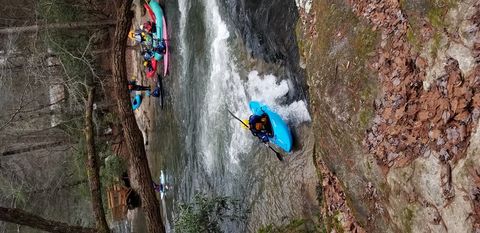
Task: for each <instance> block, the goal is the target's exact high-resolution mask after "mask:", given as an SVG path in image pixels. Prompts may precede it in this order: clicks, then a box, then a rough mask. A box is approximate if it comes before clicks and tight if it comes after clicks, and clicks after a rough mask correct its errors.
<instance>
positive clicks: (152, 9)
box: [145, 0, 165, 61]
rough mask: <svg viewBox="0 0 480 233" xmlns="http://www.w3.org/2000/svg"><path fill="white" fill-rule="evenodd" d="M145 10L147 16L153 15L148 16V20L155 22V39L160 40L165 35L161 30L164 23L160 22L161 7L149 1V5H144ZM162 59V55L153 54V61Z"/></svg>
mask: <svg viewBox="0 0 480 233" xmlns="http://www.w3.org/2000/svg"><path fill="white" fill-rule="evenodd" d="M145 9H147V11H148V14H149V15H150V14H151V13H153V15H150V19H152V20H155V26H156V29H157V31H156V32H155V37H156V39H158V40H160V39H162V38H163V35H165V32H164V30H163V29H164V23H163V22H162V21H164V15H163V10H162V7H161V6H160V4H159V3H158V2H157V1H155V0H151V1H150V3H148V5H145ZM162 58H163V55H162V54H160V53H157V52H155V59H156V60H157V61H160V60H162Z"/></svg>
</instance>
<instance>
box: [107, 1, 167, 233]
mask: <svg viewBox="0 0 480 233" xmlns="http://www.w3.org/2000/svg"><path fill="white" fill-rule="evenodd" d="M131 5H132V0H125V1H122V5H121V7H120V10H119V11H118V19H117V27H116V29H115V36H114V41H113V67H112V71H113V73H112V74H113V82H114V91H115V94H116V97H117V98H116V99H117V107H118V114H119V118H120V121H121V122H122V127H123V134H124V138H125V144H126V146H127V150H128V158H129V159H128V161H129V166H130V167H131V169H132V171H133V172H135V173H136V176H134V177H136V178H137V179H138V180H137V181H138V183H139V188H138V190H136V191H137V192H138V194H140V197H141V200H142V207H143V210H144V212H145V217H146V222H147V228H148V231H149V232H150V233H157V232H162V233H163V232H165V227H164V225H163V222H162V218H161V214H160V205H159V202H158V200H157V198H156V196H155V191H154V190H153V187H152V183H153V181H152V176H151V174H150V169H149V167H148V161H147V155H146V152H145V146H144V144H143V136H142V133H141V132H140V129H139V128H138V125H137V122H136V120H135V116H134V115H133V111H132V105H131V103H130V97H129V95H128V90H127V72H126V64H125V50H126V45H127V35H128V31H129V30H130V26H131V19H132V17H133V13H132V12H131V11H130V7H131Z"/></svg>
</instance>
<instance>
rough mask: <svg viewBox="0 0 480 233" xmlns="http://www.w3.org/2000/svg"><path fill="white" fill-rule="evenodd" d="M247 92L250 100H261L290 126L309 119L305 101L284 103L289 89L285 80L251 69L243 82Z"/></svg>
mask: <svg viewBox="0 0 480 233" xmlns="http://www.w3.org/2000/svg"><path fill="white" fill-rule="evenodd" d="M245 86H246V90H247V94H248V96H249V97H250V99H251V100H255V101H259V102H262V103H264V104H266V105H268V106H269V107H270V108H271V109H272V110H274V111H275V112H277V113H278V114H279V115H280V116H281V117H282V118H283V119H284V120H285V121H287V123H289V124H290V126H297V125H299V124H300V123H302V122H309V121H311V117H310V113H309V112H308V109H307V105H306V103H305V101H303V100H300V101H294V102H292V103H290V104H285V103H284V102H285V99H286V95H287V94H288V92H289V91H290V86H289V83H288V81H287V80H282V81H280V82H279V81H277V77H275V76H274V75H271V74H267V75H263V76H262V75H259V74H258V71H251V72H250V74H248V80H247V82H246V84H245Z"/></svg>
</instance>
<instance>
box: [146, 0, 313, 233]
mask: <svg viewBox="0 0 480 233" xmlns="http://www.w3.org/2000/svg"><path fill="white" fill-rule="evenodd" d="M232 3H233V1H232V2H228V3H223V5H220V6H219V5H218V3H217V2H216V0H190V1H189V0H178V1H167V2H166V10H165V11H166V15H167V20H168V24H169V28H168V30H169V34H170V37H171V41H170V45H171V54H172V63H171V67H170V68H171V69H170V75H169V76H167V77H166V78H165V79H164V86H165V91H166V105H165V106H164V108H163V109H161V108H160V106H156V108H155V113H156V114H155V116H156V119H155V120H154V121H153V130H152V131H153V132H152V133H151V135H152V136H151V139H150V140H151V141H150V145H149V146H150V151H151V153H150V155H149V159H150V163H151V167H152V173H153V175H154V177H158V176H159V174H160V170H164V172H165V174H166V175H167V182H168V183H169V184H171V185H172V187H173V189H172V190H170V192H169V193H168V194H167V196H166V198H165V200H164V201H163V202H162V207H163V210H164V213H165V214H166V216H167V219H168V221H167V222H168V224H167V228H168V229H169V230H171V229H172V228H173V224H172V223H173V219H174V217H175V214H176V211H177V208H176V206H177V203H179V202H188V201H190V200H191V199H192V197H193V196H194V195H195V193H199V192H200V193H205V194H207V195H209V196H228V197H232V198H234V199H237V200H240V202H241V203H243V207H244V208H245V209H248V210H250V211H248V213H247V219H246V220H245V221H236V222H228V223H225V224H224V225H223V226H222V228H223V229H224V230H225V231H226V232H256V231H258V229H259V228H261V227H262V226H265V225H268V224H273V225H277V226H280V225H284V224H288V223H289V222H290V221H292V220H294V219H304V218H309V217H311V216H313V215H315V214H316V213H318V206H317V205H318V204H317V200H316V191H315V190H316V185H317V183H318V178H317V175H316V172H315V168H314V165H313V162H312V161H313V158H312V150H313V134H312V132H311V129H310V115H309V113H308V110H307V105H306V100H305V98H304V96H305V94H303V93H304V92H305V90H304V88H303V86H302V85H299V84H298V83H299V81H298V80H299V79H301V76H299V75H293V74H295V72H292V69H291V68H289V66H288V64H287V63H283V64H282V63H278V62H275V61H274V60H271V59H270V60H269V59H265V57H262V56H261V55H262V54H263V55H265V54H267V52H265V51H263V50H262V47H261V46H255V45H254V44H252V42H251V41H254V40H250V42H248V41H249V39H252V38H251V36H252V35H253V34H252V33H246V34H243V35H241V34H239V33H238V32H239V31H241V30H236V29H235V28H236V27H235V25H238V23H239V22H240V21H239V19H238V18H235V17H232V12H229V11H228V10H226V9H228V7H229V6H230V5H231V4H232ZM292 3H293V0H292ZM293 4H294V3H293ZM265 7H268V9H266V11H267V12H270V11H275V6H274V5H268V6H265ZM222 9H223V10H222ZM279 10H280V9H279ZM287 13H288V12H287ZM278 14H279V15H280V14H282V12H278ZM246 17H248V16H246ZM287 18H288V17H287ZM247 20H248V19H247ZM265 23H268V22H267V21H265ZM262 27H263V28H268V25H263V26H262ZM237 29H238V27H237ZM272 30H273V29H272ZM244 31H245V30H244ZM272 33H275V31H272V32H270V34H272ZM291 33H293V32H291ZM291 33H290V34H291ZM244 41H247V44H248V45H247V46H245V45H244V44H245V42H244ZM270 45H273V46H275V44H274V43H273V44H270ZM252 55H253V57H252ZM257 58H258V59H257ZM263 60H267V62H264V61H263ZM286 64H287V65H286ZM250 100H257V101H262V102H264V103H266V104H268V105H269V106H271V107H272V108H273V109H274V110H275V111H277V112H278V113H279V114H280V115H281V116H282V117H283V118H284V119H286V121H287V122H288V123H289V125H290V127H291V128H292V130H293V133H294V138H295V141H296V143H295V146H294V150H293V152H292V153H290V154H288V155H286V161H285V162H280V161H278V160H277V158H276V157H275V155H274V154H273V153H272V152H271V151H270V150H268V148H266V147H265V146H263V144H261V143H259V142H258V140H256V139H255V138H253V136H252V135H251V134H250V133H249V132H248V131H247V130H245V129H243V128H242V127H241V125H240V123H239V122H238V121H236V120H235V119H233V118H232V117H231V116H230V115H229V114H228V111H227V109H228V110H230V111H232V112H233V113H235V115H237V116H238V117H240V118H242V119H243V118H248V116H249V115H250V111H249V109H248V102H249V101H250ZM157 180H158V178H157Z"/></svg>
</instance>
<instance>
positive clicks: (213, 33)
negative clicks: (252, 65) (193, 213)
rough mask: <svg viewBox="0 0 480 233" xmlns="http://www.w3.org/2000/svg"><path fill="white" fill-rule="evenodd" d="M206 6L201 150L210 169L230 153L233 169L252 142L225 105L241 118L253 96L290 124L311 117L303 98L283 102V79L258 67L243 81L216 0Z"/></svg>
mask: <svg viewBox="0 0 480 233" xmlns="http://www.w3.org/2000/svg"><path fill="white" fill-rule="evenodd" d="M205 9H206V12H205V20H206V22H205V24H206V26H207V32H206V33H207V35H208V40H209V41H210V44H211V47H210V50H209V57H210V59H211V61H210V67H209V71H210V72H209V77H208V79H207V88H206V95H205V99H204V100H203V104H204V105H203V109H202V114H201V119H200V130H199V131H200V132H199V133H200V148H201V150H200V151H201V154H202V156H203V160H204V163H205V165H206V168H207V171H209V172H210V173H211V172H212V169H213V168H214V166H215V163H216V161H217V159H219V157H220V156H222V155H223V154H228V156H229V157H228V158H229V161H228V162H229V163H225V162H224V165H225V166H227V167H228V168H229V169H230V170H231V171H233V172H234V171H235V169H236V168H237V166H236V165H237V164H238V161H239V156H241V155H242V154H246V153H248V152H249V151H250V149H251V146H252V145H253V144H254V143H253V138H252V137H251V135H250V134H249V132H248V130H245V129H243V128H242V127H241V124H240V123H239V122H238V121H237V120H235V119H233V118H231V117H230V116H229V115H228V113H227V111H226V109H225V107H226V108H228V109H230V110H231V111H232V112H233V113H234V114H235V115H237V116H239V117H241V118H248V116H249V115H250V110H249V108H248V102H249V100H256V101H260V102H263V103H265V104H267V105H268V106H270V107H271V108H272V109H273V110H274V111H276V112H277V113H278V114H279V115H280V116H282V118H284V119H285V120H286V121H287V123H289V124H290V125H291V126H296V125H298V124H300V123H302V122H306V121H310V120H311V118H310V114H309V113H308V110H307V107H306V104H305V102H304V101H296V102H293V103H291V104H288V105H283V104H282V102H283V101H282V100H283V98H284V97H285V96H286V95H287V93H288V92H289V91H290V87H289V84H288V82H287V81H286V80H283V81H281V82H278V83H277V78H276V77H275V76H273V75H265V76H263V77H261V76H259V75H258V72H257V71H252V72H250V74H249V75H248V81H247V82H244V81H242V79H241V78H240V75H239V74H238V72H237V67H236V66H235V64H234V59H232V57H233V56H232V54H231V51H230V48H229V46H228V39H229V37H230V34H229V31H228V28H227V25H226V24H225V22H223V20H222V19H221V16H220V13H219V9H218V5H217V3H216V0H206V7H205ZM225 117H227V118H229V122H230V124H229V128H228V132H225V125H224V124H223V122H224V120H225ZM220 132H224V133H220ZM225 134H228V135H231V137H230V141H228V142H226V141H225V138H228V137H227V136H225ZM222 142H223V143H226V144H227V145H223V144H222ZM225 147H226V148H225Z"/></svg>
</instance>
